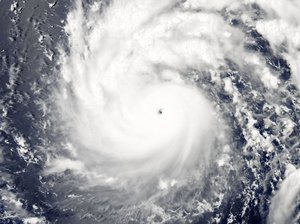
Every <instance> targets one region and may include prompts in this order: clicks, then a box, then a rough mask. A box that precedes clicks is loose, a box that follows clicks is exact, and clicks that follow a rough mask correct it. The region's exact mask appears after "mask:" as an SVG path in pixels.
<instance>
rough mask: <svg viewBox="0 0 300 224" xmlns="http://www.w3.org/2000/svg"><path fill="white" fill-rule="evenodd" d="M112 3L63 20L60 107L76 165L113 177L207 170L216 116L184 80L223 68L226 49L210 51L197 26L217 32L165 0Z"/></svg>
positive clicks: (203, 18) (80, 10) (204, 17)
mask: <svg viewBox="0 0 300 224" xmlns="http://www.w3.org/2000/svg"><path fill="white" fill-rule="evenodd" d="M111 4H112V5H110V6H109V7H107V8H104V9H103V12H102V13H99V8H97V7H101V6H100V5H97V4H95V5H94V6H93V7H91V8H90V9H89V10H87V12H84V11H83V8H81V6H80V2H78V3H77V5H76V8H75V9H74V11H73V12H71V13H70V15H69V17H68V25H67V32H68V34H69V40H70V54H68V55H65V56H63V61H64V63H63V64H62V75H63V77H64V83H63V85H62V90H61V92H60V93H59V94H58V97H57V99H58V103H59V104H60V105H61V107H62V114H63V116H64V117H65V119H66V120H67V123H68V124H69V125H70V137H71V139H72V141H73V142H74V144H75V145H76V153H78V156H79V157H80V160H81V161H84V163H85V164H84V165H85V166H87V168H89V167H94V168H95V167H97V168H96V169H97V172H99V173H102V172H103V174H105V175H107V174H108V173H109V174H110V175H113V176H114V175H117V176H120V174H122V173H123V172H125V173H127V174H128V173H130V174H131V175H138V174H141V173H144V174H145V172H146V173H147V175H150V174H151V175H156V174H158V173H164V172H167V173H168V175H171V176H172V175H173V174H175V173H176V175H179V174H180V173H181V172H182V171H184V170H185V168H187V167H189V168H191V167H192V166H195V165H199V163H202V165H203V166H204V164H206V163H207V161H208V159H209V155H210V154H211V150H214V149H213V148H212V141H213V139H215V136H214V131H213V130H214V129H215V127H216V125H215V124H216V114H215V115H214V109H213V105H211V104H210V103H209V102H208V99H206V97H205V95H204V94H203V93H201V91H200V90H199V89H198V88H197V87H196V85H195V84H193V81H192V80H188V79H185V78H184V74H183V72H184V70H185V69H187V68H190V69H192V68H199V66H204V67H205V66H212V65H213V63H217V60H220V61H222V53H221V52H222V51H223V47H221V46H220V48H222V49H219V47H218V46H217V48H209V46H208V43H207V42H210V41H213V42H217V38H218V37H215V35H212V34H213V33H212V32H213V30H210V29H207V28H204V26H206V24H207V22H209V21H214V22H213V23H216V25H217V26H220V25H221V24H220V25H219V24H217V21H216V18H215V16H214V15H213V14H204V15H198V14H195V13H193V12H192V11H190V10H187V11H182V9H181V8H174V5H173V4H174V2H172V1H164V2H162V3H159V4H157V3H156V2H155V3H154V2H151V1H144V2H140V1H137V2H126V1H115V2H113V3H111ZM152 5H153V6H155V7H153V6H152ZM218 20H219V19H218ZM194 24H196V26H195V25H194ZM201 27H203V28H204V29H203V28H201ZM220 29H223V32H224V34H222V35H225V36H226V29H228V30H230V28H229V27H226V28H221V27H220ZM203 35H206V36H207V40H205V39H202V38H200V37H202V36H203ZM228 35H229V34H228ZM215 56H217V57H215ZM207 64H209V65H207ZM196 162H197V163H196ZM94 171H95V170H94Z"/></svg>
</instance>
